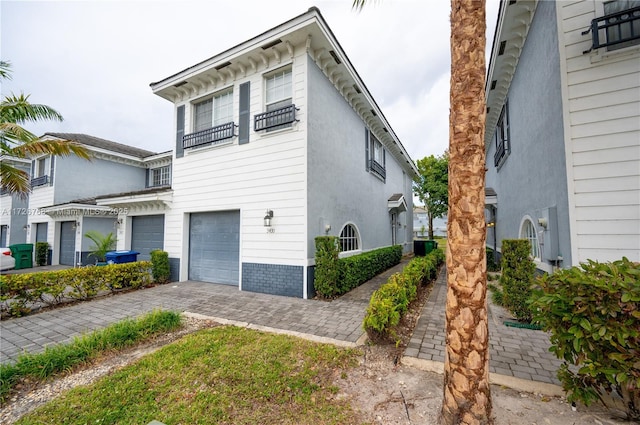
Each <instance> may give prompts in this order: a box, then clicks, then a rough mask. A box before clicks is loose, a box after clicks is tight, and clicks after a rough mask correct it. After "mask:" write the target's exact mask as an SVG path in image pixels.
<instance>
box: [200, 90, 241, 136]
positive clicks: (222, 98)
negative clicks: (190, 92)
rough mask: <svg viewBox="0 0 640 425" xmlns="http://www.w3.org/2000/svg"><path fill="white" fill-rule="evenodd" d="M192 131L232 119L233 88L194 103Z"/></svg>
mask: <svg viewBox="0 0 640 425" xmlns="http://www.w3.org/2000/svg"><path fill="white" fill-rule="evenodd" d="M193 115H194V122H193V131H194V132H198V131H203V130H207V129H209V128H212V127H217V126H219V125H222V124H227V123H229V122H232V121H233V90H227V91H225V92H222V93H219V94H216V95H214V96H213V98H210V99H207V100H203V101H202V102H198V103H196V104H195V105H194V112H193Z"/></svg>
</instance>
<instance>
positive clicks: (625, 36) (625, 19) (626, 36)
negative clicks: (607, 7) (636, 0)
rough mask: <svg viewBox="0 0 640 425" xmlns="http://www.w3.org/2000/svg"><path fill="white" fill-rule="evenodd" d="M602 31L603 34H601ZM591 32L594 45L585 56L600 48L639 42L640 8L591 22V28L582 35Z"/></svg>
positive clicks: (612, 14) (586, 51)
mask: <svg viewBox="0 0 640 425" xmlns="http://www.w3.org/2000/svg"><path fill="white" fill-rule="evenodd" d="M602 30H603V34H601V32H600V31H602ZM589 31H591V40H592V44H591V47H590V48H589V50H585V51H584V52H582V53H584V54H586V53H589V52H591V51H592V50H594V49H598V48H600V47H610V46H616V45H619V44H622V43H626V42H628V41H632V40H638V39H640V6H638V7H633V8H631V9H627V10H623V11H622V12H616V13H611V14H609V15H605V16H602V17H600V18H596V19H594V20H592V21H591V26H590V27H589V29H588V30H586V31H583V32H582V35H587V34H589ZM601 35H604V37H601ZM601 38H604V40H601Z"/></svg>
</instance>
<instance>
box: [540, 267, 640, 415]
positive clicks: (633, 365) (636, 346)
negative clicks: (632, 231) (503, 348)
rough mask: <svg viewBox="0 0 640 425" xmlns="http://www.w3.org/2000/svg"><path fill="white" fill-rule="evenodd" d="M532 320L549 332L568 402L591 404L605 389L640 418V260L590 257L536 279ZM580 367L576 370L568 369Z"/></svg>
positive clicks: (600, 397)
mask: <svg viewBox="0 0 640 425" xmlns="http://www.w3.org/2000/svg"><path fill="white" fill-rule="evenodd" d="M538 284H539V287H540V288H539V289H537V290H536V291H535V293H534V296H533V297H532V302H531V307H532V309H533V312H534V319H535V320H536V321H537V322H538V323H539V324H540V325H541V326H542V328H543V329H544V330H546V331H549V332H551V348H550V351H552V352H553V353H555V354H556V356H558V358H559V359H561V360H563V364H562V365H561V367H560V370H559V371H558V378H560V381H561V382H562V385H563V387H564V389H565V391H567V393H568V399H569V401H581V402H583V403H585V404H586V405H589V404H590V403H592V402H593V401H596V400H602V394H603V391H604V392H607V393H611V392H612V391H615V392H616V393H618V395H619V396H620V397H622V399H623V401H624V404H625V407H626V411H627V415H628V417H629V419H630V420H634V421H639V420H640V264H639V263H632V262H631V261H629V260H628V259H627V258H623V259H622V260H618V261H614V262H612V263H598V262H595V261H589V262H587V263H584V264H581V265H580V266H579V267H573V268H570V269H565V270H560V271H557V272H555V273H553V274H551V275H545V276H543V277H541V278H540V279H538ZM570 366H577V367H578V369H577V371H575V369H570Z"/></svg>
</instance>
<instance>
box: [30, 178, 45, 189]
mask: <svg viewBox="0 0 640 425" xmlns="http://www.w3.org/2000/svg"><path fill="white" fill-rule="evenodd" d="M47 184H49V176H48V175H44V176H40V177H36V178H35V179H31V188H32V189H33V188H34V187H38V186H44V185H47Z"/></svg>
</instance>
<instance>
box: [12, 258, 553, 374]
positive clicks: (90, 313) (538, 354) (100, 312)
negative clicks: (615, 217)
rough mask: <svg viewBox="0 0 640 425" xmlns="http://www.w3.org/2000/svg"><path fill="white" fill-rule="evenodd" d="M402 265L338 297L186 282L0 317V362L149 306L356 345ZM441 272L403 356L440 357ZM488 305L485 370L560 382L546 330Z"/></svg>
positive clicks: (442, 345) (442, 344)
mask: <svg viewBox="0 0 640 425" xmlns="http://www.w3.org/2000/svg"><path fill="white" fill-rule="evenodd" d="M405 265H406V261H403V262H402V263H400V264H399V265H397V266H395V267H393V268H391V269H389V270H387V271H386V272H384V273H382V274H380V275H379V276H376V277H375V278H374V279H372V280H370V281H369V282H366V283H365V284H364V285H362V286H360V287H359V288H356V289H355V290H353V291H351V292H350V293H348V294H346V295H345V296H343V297H341V298H340V299H338V300H334V301H331V302H324V301H316V300H303V299H298V298H289V297H280V296H274V295H266V294H258V293H253V292H242V291H238V289H237V288H235V287H232V286H226V285H216V284H211V283H204V282H194V281H187V282H181V283H172V284H167V285H161V286H156V287H154V288H148V289H144V290H140V291H134V292H129V293H126V294H119V295H116V296H109V297H104V298H99V299H96V300H93V301H89V302H84V303H80V304H76V305H72V306H68V307H63V308H59V309H55V310H50V311H45V312H42V313H38V314H33V315H31V316H26V317H21V318H15V319H8V320H3V321H2V322H0V362H1V363H10V362H13V361H15V360H16V358H17V356H18V355H19V354H20V353H22V352H23V351H27V352H40V351H42V350H44V347H46V346H47V345H50V344H59V343H63V342H68V341H70V340H72V339H73V337H74V336H76V335H80V334H82V333H85V332H88V331H92V330H95V329H99V328H103V327H105V326H108V325H109V324H111V323H115V322H117V321H120V320H122V319H125V318H129V317H136V316H139V315H141V314H144V313H146V312H149V311H152V310H154V309H165V310H177V311H181V312H184V311H187V312H190V313H197V314H202V315H205V316H210V317H214V318H218V319H223V320H226V321H232V322H235V323H243V324H245V325H251V326H253V327H257V328H261V327H265V328H271V329H275V330H279V331H284V332H289V333H300V334H305V335H308V336H314V337H315V338H316V339H318V338H320V339H321V340H326V341H328V342H334V343H338V344H342V345H355V344H356V343H358V342H361V341H362V340H363V339H362V337H363V336H364V332H363V330H362V320H363V318H364V314H365V311H366V308H367V305H368V302H369V298H370V297H371V294H372V293H373V291H374V290H375V289H377V288H379V287H380V285H381V284H383V283H384V282H386V280H387V278H388V277H389V276H390V275H391V274H393V273H396V272H398V271H401V270H402V268H403V267H404V266H405ZM445 299H446V273H445V270H444V269H443V270H442V272H441V273H440V276H439V277H438V280H437V282H436V284H435V286H434V289H433V292H432V293H431V296H430V297H429V300H428V301H427V303H426V305H425V307H424V309H423V311H422V314H421V316H420V319H419V321H418V324H417V326H416V328H415V330H414V334H413V337H412V339H411V342H410V344H409V346H408V348H407V349H406V350H405V354H404V355H405V358H414V359H417V360H418V361H426V362H435V363H437V364H440V365H441V364H442V363H443V362H444V350H445V332H444V307H445ZM499 315H500V312H499V311H497V310H496V309H495V307H493V306H491V308H490V309H489V317H490V325H489V337H490V345H491V352H490V369H491V372H493V373H495V374H499V375H504V376H509V377H515V378H520V379H524V380H530V381H537V382H544V383H553V384H558V381H557V378H556V377H555V371H556V370H557V368H558V365H559V361H558V360H557V359H556V358H555V357H554V356H553V355H552V354H551V353H549V352H548V347H549V339H548V336H547V334H546V333H544V332H541V331H534V330H528V329H518V328H509V327H506V326H505V325H503V324H502V322H501V320H500V317H498V316H499Z"/></svg>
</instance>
